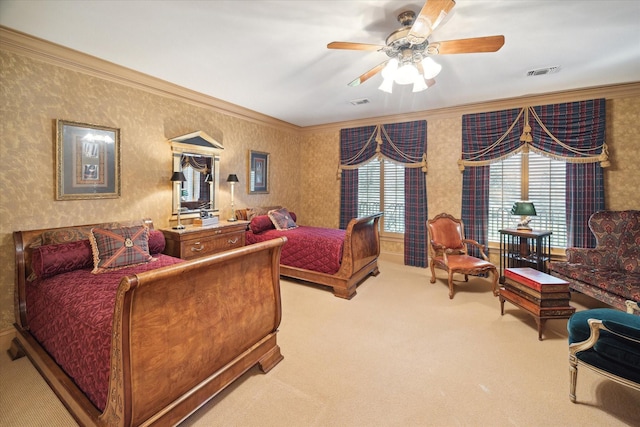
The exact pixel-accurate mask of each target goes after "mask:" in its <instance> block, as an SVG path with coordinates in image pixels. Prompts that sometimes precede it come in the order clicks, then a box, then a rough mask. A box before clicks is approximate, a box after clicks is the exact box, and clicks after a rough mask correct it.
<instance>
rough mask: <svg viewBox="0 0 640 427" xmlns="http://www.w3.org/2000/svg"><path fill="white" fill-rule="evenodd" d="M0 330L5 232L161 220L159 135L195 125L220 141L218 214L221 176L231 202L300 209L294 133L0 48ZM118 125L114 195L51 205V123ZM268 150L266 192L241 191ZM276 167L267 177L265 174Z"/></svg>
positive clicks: (8, 290)
mask: <svg viewBox="0 0 640 427" xmlns="http://www.w3.org/2000/svg"><path fill="white" fill-rule="evenodd" d="M0 81H2V85H0V91H1V92H0V99H1V101H0V117H2V119H1V121H0V135H2V142H1V144H0V158H1V159H3V163H4V164H3V167H2V168H0V181H1V182H2V183H3V185H2V193H0V216H1V218H2V220H1V222H0V331H2V330H4V329H7V328H9V327H10V326H11V325H12V324H13V322H14V312H13V282H14V253H13V247H14V246H13V237H12V232H13V231H15V230H28V229H34V228H43V227H57V226H65V225H73V224H76V225H77V224H91V223H98V222H106V221H113V220H127V219H133V218H143V217H149V218H152V219H153V220H154V223H155V226H156V227H159V228H162V227H167V226H169V221H170V217H171V192H172V187H171V183H170V181H169V178H170V176H171V168H172V164H171V147H170V144H169V143H168V142H167V139H168V138H170V137H173V136H177V135H181V134H185V133H188V132H193V131H196V130H202V131H204V132H206V133H207V134H209V135H211V136H213V137H214V138H216V139H218V140H219V141H221V142H222V143H223V144H224V146H225V149H224V151H223V153H222V156H221V162H220V163H221V165H220V167H221V173H220V177H221V180H222V181H223V182H222V183H221V184H220V191H221V194H220V200H221V205H222V206H221V215H222V217H223V218H226V217H228V216H230V215H231V207H230V194H229V186H228V185H227V184H226V182H225V181H226V176H227V175H228V174H229V173H235V174H237V175H238V178H239V179H240V184H239V185H236V188H235V192H234V196H235V205H236V207H246V206H254V205H263V204H275V203H279V204H283V205H287V206H291V207H292V208H293V209H295V208H298V207H299V206H300V192H299V191H298V188H299V186H298V183H299V182H300V175H301V171H300V168H299V166H298V163H299V160H298V159H299V157H300V156H299V143H298V141H299V136H298V135H297V134H295V133H292V132H291V131H282V130H279V129H276V128H275V127H269V126H266V125H259V124H255V123H252V122H249V121H245V120H242V119H239V118H235V117H230V116H227V115H223V114H221V113H218V112H215V111H212V110H209V109H206V108H201V107H197V106H194V105H192V104H189V103H186V102H181V101H177V100H174V99H171V98H165V97H162V96H158V95H154V94H151V93H147V92H145V91H142V90H138V89H133V88H130V87H128V86H124V85H119V84H116V83H113V82H109V81H106V80H102V79H99V78H96V77H92V76H89V75H86V74H82V73H79V72H75V71H70V70H68V69H64V68H60V67H56V66H54V65H51V64H48V63H44V62H39V61H36V60H32V59H29V58H26V57H23V56H20V55H15V54H12V53H8V52H6V51H0ZM55 119H64V120H69V121H75V122H81V123H91V124H97V125H103V126H108V127H114V128H119V129H120V132H121V183H122V196H121V197H120V198H118V199H103V200H76V201H55V200H54V196H55V194H54V193H55V178H54V176H55V175H54V159H55V156H54V151H55V142H54V141H55V140H54V128H55V125H54V120H55ZM250 149H251V150H258V151H264V152H268V153H270V154H271V159H270V167H271V176H270V178H271V182H270V187H271V188H270V189H271V191H270V193H269V194H264V195H248V194H247V167H248V162H249V155H248V151H249V150H250ZM275 171H277V173H275Z"/></svg>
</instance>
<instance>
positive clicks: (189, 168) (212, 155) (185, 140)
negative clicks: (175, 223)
mask: <svg viewBox="0 0 640 427" xmlns="http://www.w3.org/2000/svg"><path fill="white" fill-rule="evenodd" d="M170 142H171V150H172V152H173V172H182V173H183V175H184V179H185V180H184V181H183V182H180V183H179V184H178V185H175V186H174V187H173V204H172V205H173V206H172V213H173V215H177V213H178V209H181V215H183V217H187V218H188V217H196V216H200V215H201V214H202V213H206V214H207V215H209V216H210V215H216V214H217V213H218V212H219V203H218V194H219V191H218V190H219V186H220V151H221V150H222V149H223V147H222V145H221V144H220V143H219V142H217V141H215V140H214V139H213V138H211V137H210V136H208V135H206V134H204V133H203V132H194V133H191V134H187V135H183V136H180V137H176V138H172V139H171V140H170Z"/></svg>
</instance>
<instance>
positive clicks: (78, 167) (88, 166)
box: [55, 120, 120, 200]
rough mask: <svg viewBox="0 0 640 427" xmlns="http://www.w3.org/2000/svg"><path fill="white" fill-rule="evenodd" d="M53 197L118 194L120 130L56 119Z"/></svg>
mask: <svg viewBox="0 0 640 427" xmlns="http://www.w3.org/2000/svg"><path fill="white" fill-rule="evenodd" d="M55 125H56V200H78V199H115V198H118V197H120V129H115V128H108V127H105V126H96V125H90V124H85V123H76V122H69V121H65V120H56V121H55Z"/></svg>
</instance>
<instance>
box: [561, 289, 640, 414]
mask: <svg viewBox="0 0 640 427" xmlns="http://www.w3.org/2000/svg"><path fill="white" fill-rule="evenodd" d="M626 305H627V312H626V313H625V312H624V311H620V310H614V309H611V308H596V309H592V310H584V311H579V312H577V313H575V314H574V315H573V316H571V318H570V319H569V322H568V324H567V329H568V331H569V372H570V378H571V383H570V389H569V398H570V399H571V401H572V402H575V401H576V382H577V378H578V366H579V365H580V366H585V367H587V368H589V369H592V370H593V371H595V372H597V373H599V374H601V375H604V376H605V377H607V378H609V379H611V380H613V381H616V382H618V383H621V384H624V385H627V386H629V387H631V388H633V389H635V390H640V316H637V315H635V314H633V312H634V310H635V311H640V308H639V307H638V303H636V302H633V301H627V304H626Z"/></svg>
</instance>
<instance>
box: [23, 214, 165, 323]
mask: <svg viewBox="0 0 640 427" xmlns="http://www.w3.org/2000/svg"><path fill="white" fill-rule="evenodd" d="M143 224H144V225H146V226H147V227H149V229H151V230H153V221H152V220H151V219H149V218H143V219H138V220H127V221H114V222H106V223H104V222H103V223H100V224H87V225H76V226H70V227H55V228H42V229H39V230H25V231H14V232H13V242H14V247H15V263H16V268H15V279H14V280H15V292H14V307H15V310H16V313H15V314H16V322H19V324H20V325H21V326H24V325H26V313H25V307H21V304H22V305H24V304H23V303H21V301H22V302H24V300H25V286H26V283H27V279H28V278H29V276H30V275H31V273H32V271H33V270H32V268H31V254H32V252H33V249H34V248H37V247H38V246H42V245H43V244H44V243H46V241H48V240H54V241H56V242H74V241H77V240H83V239H88V238H89V233H90V232H91V229H92V228H95V227H99V228H115V227H131V226H135V225H143Z"/></svg>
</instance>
